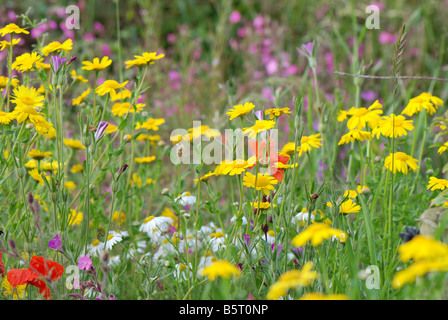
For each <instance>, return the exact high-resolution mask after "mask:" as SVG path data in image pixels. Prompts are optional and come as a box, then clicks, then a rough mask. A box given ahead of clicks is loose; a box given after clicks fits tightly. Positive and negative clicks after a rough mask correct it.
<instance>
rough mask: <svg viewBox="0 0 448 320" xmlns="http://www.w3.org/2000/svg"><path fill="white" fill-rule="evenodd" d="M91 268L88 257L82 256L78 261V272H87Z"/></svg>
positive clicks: (90, 261)
mask: <svg viewBox="0 0 448 320" xmlns="http://www.w3.org/2000/svg"><path fill="white" fill-rule="evenodd" d="M91 266H92V260H91V259H90V256H89V255H87V256H82V257H79V259H78V268H79V269H80V270H89V269H90V267H91Z"/></svg>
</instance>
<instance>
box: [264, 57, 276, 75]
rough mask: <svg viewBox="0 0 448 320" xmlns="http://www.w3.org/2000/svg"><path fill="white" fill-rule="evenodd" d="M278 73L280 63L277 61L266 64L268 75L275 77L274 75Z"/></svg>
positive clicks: (273, 60)
mask: <svg viewBox="0 0 448 320" xmlns="http://www.w3.org/2000/svg"><path fill="white" fill-rule="evenodd" d="M277 71H278V62H277V60H275V59H272V60H270V61H269V62H268V63H267V64H266V73H267V74H268V75H273V74H274V73H277Z"/></svg>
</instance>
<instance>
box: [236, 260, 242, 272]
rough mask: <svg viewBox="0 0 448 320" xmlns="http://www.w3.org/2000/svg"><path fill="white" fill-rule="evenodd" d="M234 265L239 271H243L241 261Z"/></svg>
mask: <svg viewBox="0 0 448 320" xmlns="http://www.w3.org/2000/svg"><path fill="white" fill-rule="evenodd" d="M236 267H237V268H238V269H240V270H241V271H243V264H242V263H241V262H238V263H237V264H236Z"/></svg>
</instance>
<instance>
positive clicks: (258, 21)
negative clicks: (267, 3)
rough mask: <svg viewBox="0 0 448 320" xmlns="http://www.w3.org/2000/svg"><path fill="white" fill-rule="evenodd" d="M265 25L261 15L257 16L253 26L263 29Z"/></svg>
mask: <svg viewBox="0 0 448 320" xmlns="http://www.w3.org/2000/svg"><path fill="white" fill-rule="evenodd" d="M263 24H264V19H263V16H262V15H261V14H259V15H258V16H256V18H255V19H254V21H253V22H252V25H253V26H254V28H255V29H261V28H262V27H263Z"/></svg>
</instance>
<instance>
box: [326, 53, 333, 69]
mask: <svg viewBox="0 0 448 320" xmlns="http://www.w3.org/2000/svg"><path fill="white" fill-rule="evenodd" d="M325 66H326V69H327V72H328V73H333V72H334V58H333V52H331V51H329V52H327V53H325Z"/></svg>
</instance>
